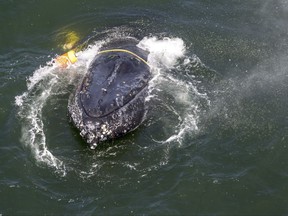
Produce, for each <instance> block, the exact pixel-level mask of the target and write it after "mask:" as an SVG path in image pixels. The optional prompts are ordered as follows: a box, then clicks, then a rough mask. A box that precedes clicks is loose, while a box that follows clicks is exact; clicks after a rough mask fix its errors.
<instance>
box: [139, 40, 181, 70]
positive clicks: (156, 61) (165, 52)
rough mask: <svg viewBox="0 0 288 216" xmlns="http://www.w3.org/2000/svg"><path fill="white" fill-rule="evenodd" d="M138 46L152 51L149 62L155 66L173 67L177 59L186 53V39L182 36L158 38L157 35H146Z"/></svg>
mask: <svg viewBox="0 0 288 216" xmlns="http://www.w3.org/2000/svg"><path fill="white" fill-rule="evenodd" d="M138 46H139V47H140V48H142V49H144V50H147V51H149V52H150V55H149V57H148V62H149V63H150V64H152V65H154V66H160V67H161V66H165V67H167V68H171V67H173V66H174V65H175V64H176V63H177V60H178V59H179V58H181V57H184V55H185V50H186V48H185V45H184V41H183V40H182V39H180V38H168V37H165V38H163V39H158V38H157V37H145V38H143V39H142V40H141V41H140V42H139V44H138Z"/></svg>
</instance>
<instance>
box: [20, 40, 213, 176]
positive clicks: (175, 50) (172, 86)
mask: <svg viewBox="0 0 288 216" xmlns="http://www.w3.org/2000/svg"><path fill="white" fill-rule="evenodd" d="M110 40H111V38H106V39H105V40H104V41H96V42H94V44H91V45H90V46H89V47H88V48H87V49H86V50H83V51H81V52H79V53H77V54H78V62H77V63H76V64H75V65H73V66H70V68H68V69H67V71H66V72H65V73H63V71H61V70H60V69H59V68H57V67H56V65H54V64H53V63H51V62H49V63H47V65H46V66H44V67H40V68H39V69H38V70H36V71H35V72H34V73H33V75H32V76H31V77H29V78H28V80H27V91H25V92H24V93H23V94H22V95H19V96H16V97H15V104H16V105H17V106H18V107H19V116H20V118H21V124H22V138H21V141H22V143H23V144H24V145H25V146H26V147H28V148H29V149H30V150H31V151H32V153H33V155H34V158H35V160H36V161H37V164H45V165H47V166H49V167H53V168H55V169H56V171H57V172H58V173H60V174H62V175H63V176H65V175H66V173H67V171H68V170H70V169H69V168H67V163H66V161H65V156H64V157H63V156H61V158H64V159H62V160H60V159H59V158H58V157H56V156H55V155H54V154H53V153H52V150H51V149H49V143H47V139H46V134H45V123H44V121H43V108H44V107H45V105H46V103H47V101H48V100H49V99H50V98H51V97H53V96H54V97H55V95H56V96H57V95H59V94H60V95H61V94H67V92H65V91H64V90H63V89H65V85H66V86H67V85H68V84H71V83H72V84H75V83H76V82H75V80H76V78H77V79H78V78H79V76H83V74H84V73H85V72H86V71H87V69H88V67H89V65H90V62H91V61H92V60H93V58H94V56H95V53H97V52H98V50H99V48H101V46H102V45H103V43H105V42H109V41H110ZM138 46H139V47H140V48H142V49H145V50H148V51H149V52H150V54H149V56H148V63H149V64H150V65H151V66H152V73H153V79H152V80H151V84H150V96H149V97H148V101H149V100H151V99H152V98H153V99H155V100H156V101H161V102H163V103H162V107H164V109H165V112H164V114H165V115H169V116H170V117H169V118H171V119H177V121H176V123H175V124H174V125H171V124H170V125H169V124H165V122H162V123H163V128H165V127H168V130H170V131H172V132H171V133H169V134H168V135H167V136H166V137H164V138H162V139H157V142H156V143H159V142H160V143H162V144H165V143H173V142H176V143H179V144H181V143H182V141H183V139H184V137H185V136H186V135H187V134H190V133H193V132H195V131H197V130H198V129H199V128H198V126H197V124H198V116H199V115H198V113H199V112H200V109H199V104H198V103H199V100H198V99H199V98H202V99H203V98H204V99H205V100H207V95H206V94H203V93H200V92H199V91H198V90H197V87H196V85H195V83H193V82H191V81H189V80H186V79H184V78H183V79H179V77H178V75H179V74H180V73H181V70H182V69H180V68H179V64H182V65H184V67H187V68H188V67H191V64H192V63H193V64H194V63H195V61H198V60H199V59H197V58H195V57H192V58H191V57H187V56H185V52H186V47H185V44H184V42H183V40H182V39H180V38H163V39H158V38H156V37H145V38H144V39H142V40H141V41H140V43H139V44H138ZM179 59H182V61H181V62H182V63H181V62H179ZM76 71H77V72H76ZM79 73H80V74H79ZM190 78H191V77H190ZM63 79H65V80H66V81H65V82H63ZM168 98H172V103H171V101H170V100H168ZM151 101H153V100H151ZM162 118H165V116H162ZM169 118H168V119H169ZM152 140H153V139H152ZM141 148H142V147H141ZM144 149H146V150H147V148H144ZM141 151H143V149H142V150H141ZM107 152H108V153H109V151H108V150H107ZM102 153H103V152H102ZM102 153H101V154H102ZM114 153H115V152H114ZM115 154H116V153H115ZM105 155H106V154H105ZM105 157H106V156H105ZM99 158H101V155H98V162H96V164H95V163H93V162H92V163H91V164H92V165H91V164H90V166H89V168H88V171H87V169H82V170H80V172H79V173H80V175H83V176H86V177H90V176H93V175H95V173H97V172H99V169H101V167H102V166H104V165H105V164H104V165H103V164H101V163H100V162H99ZM168 161H169V150H167V148H166V149H165V150H164V156H163V160H161V161H160V162H159V163H158V162H157V163H158V165H155V164H153V165H151V166H150V167H148V168H147V169H146V168H139V167H141V164H140V163H141V162H135V163H126V162H125V163H124V164H123V167H126V168H127V169H130V170H137V169H141V170H146V171H147V170H152V169H155V167H157V166H161V165H163V164H165V163H167V162H168ZM153 167H154V168H153ZM72 170H73V167H72ZM144 175H145V174H144Z"/></svg>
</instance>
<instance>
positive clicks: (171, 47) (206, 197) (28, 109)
mask: <svg viewBox="0 0 288 216" xmlns="http://www.w3.org/2000/svg"><path fill="white" fill-rule="evenodd" d="M0 18H1V19H0V77H1V79H0V101H1V105H0V140H1V141H0V153H1V157H0V162H1V163H0V174H1V178H0V193H1V196H0V214H1V215H43V214H46V215H80V214H81V215H287V214H288V207H287V203H288V159H287V154H288V148H287V145H288V140H287V139H288V135H287V134H288V117H287V106H288V99H287V95H288V88H287V85H288V55H287V48H288V41H287V38H288V37H287V36H288V24H287V21H288V1H287V0H261V1H260V0H258V1H246V0H245V1H240V0H231V1H223V0H217V1H216V0H214V1H212V0H205V1H204V0H202V1H200V0H174V1H169V0H166V1H164V0H159V1H150V0H147V1H130V0H123V1H113V0H108V1H99V0H98V1H92V0H78V1H74V0H70V1H66V0H61V1H55V0H50V1H40V0H33V1H32V0H26V1H14V0H6V1H3V0H2V1H0ZM125 37H132V38H135V39H137V40H138V41H139V43H138V46H139V47H141V48H143V49H145V50H147V51H149V52H150V54H149V56H148V63H149V64H150V65H151V72H152V74H153V78H152V80H151V82H150V84H149V97H148V98H147V103H148V104H149V107H150V109H149V112H148V113H147V117H146V120H145V121H144V123H143V124H142V125H141V126H140V127H139V128H137V130H135V131H133V132H131V133H129V134H127V135H126V136H124V137H122V138H119V139H115V140H111V141H107V142H104V143H102V145H101V146H100V147H98V148H97V149H96V150H90V149H89V148H88V146H87V144H86V143H85V142H84V141H83V140H82V139H81V137H80V135H79V131H77V129H75V128H74V127H73V125H72V124H71V122H70V121H69V118H68V117H67V104H68V100H69V96H70V95H71V94H72V93H73V91H74V89H75V87H76V86H77V84H78V83H79V80H81V77H83V75H84V74H85V73H86V72H87V69H88V67H89V65H90V63H91V61H92V60H93V58H94V56H95V55H96V54H97V52H98V50H99V49H100V48H101V46H102V45H103V43H106V42H109V41H110V40H111V39H118V38H119V39H120V38H125ZM88 38H91V39H90V40H89V43H88V44H87V45H88V46H86V47H85V48H83V49H82V50H80V51H78V52H77V56H78V61H77V62H76V63H75V64H74V65H70V66H69V67H68V68H67V69H61V68H59V67H57V65H56V64H55V62H54V61H53V59H55V58H56V57H57V56H58V55H60V54H62V53H65V52H66V51H67V44H68V45H69V43H70V42H71V41H75V40H77V39H79V40H80V41H85V40H87V39H88Z"/></svg>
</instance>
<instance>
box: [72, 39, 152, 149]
mask: <svg viewBox="0 0 288 216" xmlns="http://www.w3.org/2000/svg"><path fill="white" fill-rule="evenodd" d="M116 48H120V49H126V50H129V51H131V52H133V53H135V54H137V55H138V56H140V57H141V58H143V59H144V60H147V52H145V51H143V50H141V49H140V48H138V47H136V41H134V40H123V41H115V42H112V43H110V44H108V45H106V46H105V47H103V48H102V50H107V49H116ZM150 78H151V73H150V68H149V66H148V65H147V64H145V63H144V62H143V61H141V60H139V59H138V58H137V57H135V56H133V55H131V54H129V53H125V52H108V53H102V54H98V55H96V57H95V59H94V60H93V62H92V64H91V65H90V67H89V69H88V72H87V74H86V75H85V76H84V78H83V81H82V82H81V84H80V85H79V87H78V88H77V89H76V92H75V93H74V94H73V96H72V97H71V99H70V101H69V105H68V111H69V115H70V117H71V120H72V122H73V123H74V125H75V126H76V127H77V128H78V129H79V130H80V135H81V136H82V137H83V138H84V139H85V140H86V142H87V143H88V144H89V145H90V147H91V148H95V147H96V145H97V144H99V142H101V141H104V140H107V139H112V138H117V137H120V136H123V135H124V134H126V133H128V132H130V131H132V130H134V129H136V128H137V127H138V126H139V125H140V124H141V123H142V122H143V120H144V117H145V114H146V107H145V98H146V96H147V93H148V82H149V80H150Z"/></svg>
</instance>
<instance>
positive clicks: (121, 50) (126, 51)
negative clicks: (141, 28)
mask: <svg viewBox="0 0 288 216" xmlns="http://www.w3.org/2000/svg"><path fill="white" fill-rule="evenodd" d="M109 52H125V53H129V54H130V55H133V56H135V57H136V58H138V59H139V60H141V61H142V62H144V63H145V64H146V65H148V66H149V67H150V65H149V64H148V62H147V61H145V60H144V59H143V58H141V57H140V56H138V55H137V54H135V53H133V52H131V51H129V50H125V49H110V50H102V51H100V52H99V53H98V54H102V53H109Z"/></svg>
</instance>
